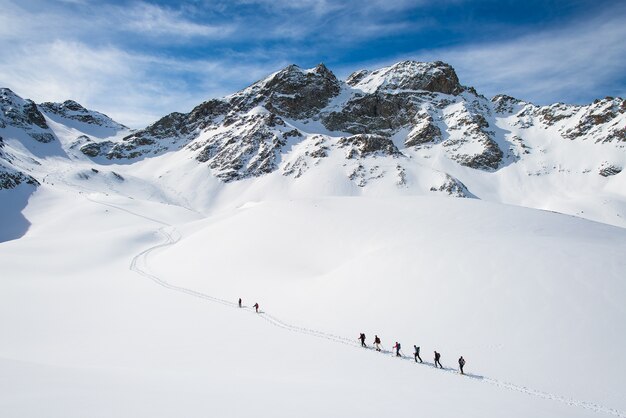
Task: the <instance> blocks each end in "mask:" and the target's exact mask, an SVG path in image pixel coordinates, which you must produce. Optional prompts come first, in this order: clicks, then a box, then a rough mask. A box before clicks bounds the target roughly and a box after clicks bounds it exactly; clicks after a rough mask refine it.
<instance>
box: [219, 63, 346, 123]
mask: <svg viewBox="0 0 626 418" xmlns="http://www.w3.org/2000/svg"><path fill="white" fill-rule="evenodd" d="M340 90H341V85H340V83H339V80H337V77H335V75H334V74H333V73H332V72H331V71H330V70H329V69H328V68H326V66H325V65H324V64H320V65H318V66H317V67H315V68H313V69H311V70H302V69H301V68H300V67H298V66H297V65H290V66H288V67H286V68H284V69H283V70H281V71H279V72H277V73H275V74H272V75H271V76H269V77H268V78H266V79H264V80H261V81H259V82H257V83H255V84H253V85H252V86H250V87H249V88H247V89H245V90H243V91H241V92H239V93H236V94H234V95H233V96H231V97H230V103H231V106H233V108H234V109H236V110H238V111H247V110H249V109H251V108H253V107H255V106H259V105H263V106H264V107H265V108H266V109H267V110H269V111H271V112H273V113H275V114H277V115H279V116H283V117H287V118H291V119H304V118H308V117H312V116H314V115H316V114H317V113H318V112H319V111H320V110H321V109H323V108H324V107H326V105H327V104H328V102H329V101H330V99H332V98H333V97H335V96H336V95H337V94H339V91H340Z"/></svg>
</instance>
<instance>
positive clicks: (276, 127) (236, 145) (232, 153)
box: [189, 113, 301, 182]
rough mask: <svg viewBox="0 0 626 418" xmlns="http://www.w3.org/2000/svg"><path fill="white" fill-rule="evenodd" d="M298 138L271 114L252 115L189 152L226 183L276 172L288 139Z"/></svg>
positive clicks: (196, 145) (235, 122)
mask: <svg viewBox="0 0 626 418" xmlns="http://www.w3.org/2000/svg"><path fill="white" fill-rule="evenodd" d="M298 135H301V134H300V133H299V132H298V131H296V130H293V129H287V125H286V124H285V122H284V121H283V120H282V119H281V118H280V117H278V116H276V115H275V114H272V113H267V114H256V115H250V116H246V117H243V118H241V119H239V120H237V121H234V122H233V123H231V124H230V125H229V126H228V129H227V130H224V131H222V132H219V133H216V134H215V135H212V136H211V137H210V138H209V139H208V140H206V141H201V142H199V143H195V144H193V145H191V146H190V147H189V149H191V150H193V151H197V154H196V160H198V161H199V162H201V163H207V164H208V166H209V168H211V171H212V172H213V173H214V175H215V176H216V177H218V178H219V179H221V180H223V181H225V182H230V181H234V180H242V179H244V178H248V177H258V176H261V175H263V174H267V173H270V172H272V171H274V170H276V169H277V168H278V161H279V159H280V151H281V148H282V147H283V146H285V144H286V141H287V139H288V138H289V137H292V136H298Z"/></svg>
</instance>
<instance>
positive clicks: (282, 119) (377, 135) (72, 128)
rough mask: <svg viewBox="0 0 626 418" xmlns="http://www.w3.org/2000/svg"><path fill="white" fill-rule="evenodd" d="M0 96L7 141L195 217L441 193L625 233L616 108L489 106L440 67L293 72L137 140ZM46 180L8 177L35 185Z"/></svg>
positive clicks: (621, 125)
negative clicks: (168, 195)
mask: <svg viewBox="0 0 626 418" xmlns="http://www.w3.org/2000/svg"><path fill="white" fill-rule="evenodd" d="M3 91H5V96H7V97H9V96H10V99H7V100H8V101H9V102H10V103H13V104H11V105H10V106H9V107H11V108H12V109H13V110H12V111H11V112H8V115H9V117H7V116H5V117H4V119H3V120H6V122H4V125H6V126H8V127H10V129H11V132H12V135H13V136H11V134H9V135H8V136H6V135H5V139H6V138H12V137H19V138H20V141H21V143H22V144H28V143H31V144H32V142H33V141H32V139H34V140H36V141H41V140H46V141H49V142H50V143H51V144H56V146H57V147H58V149H57V151H56V155H59V156H64V155H65V157H70V158H71V160H72V161H73V163H71V164H70V166H73V167H74V169H75V170H79V166H80V164H83V165H89V164H90V165H94V164H95V165H117V166H120V167H124V168H123V169H121V168H119V169H118V170H119V171H124V172H126V174H127V175H128V176H135V177H137V178H141V179H143V180H142V181H144V180H145V181H148V182H150V183H152V184H154V185H160V186H157V187H164V188H168V189H170V190H176V194H177V195H179V196H180V199H182V201H185V202H187V203H188V205H192V206H194V207H196V208H198V209H201V210H205V209H208V207H209V206H211V205H213V204H215V202H217V201H219V202H220V204H227V201H230V204H234V202H236V201H239V199H240V198H239V197H238V196H240V195H241V196H248V197H251V196H263V195H274V194H276V193H278V194H280V193H287V194H293V195H297V196H308V197H314V196H319V195H342V194H347V195H361V194H366V195H367V194H378V195H380V194H387V195H398V194H399V195H407V194H408V195H422V194H431V193H438V194H445V195H450V196H456V197H477V198H480V199H485V200H490V201H495V202H502V203H508V204H515V205H522V206H530V207H535V208H541V209H550V210H556V211H560V212H564V213H569V214H575V215H578V216H583V217H588V218H590V219H595V220H599V221H602V222H609V223H612V224H616V225H623V226H626V175H625V174H624V173H623V169H624V166H625V165H626V103H625V102H624V99H623V98H605V99H601V100H597V101H595V102H594V103H592V104H589V105H585V106H581V105H566V104H561V103H559V104H554V105H550V106H537V105H534V104H532V103H528V102H524V101H523V100H519V99H515V98H512V97H510V96H506V95H498V96H496V97H494V98H493V99H491V100H489V99H487V98H486V97H484V96H482V95H480V94H479V93H478V92H476V91H475V90H474V89H473V88H472V87H467V86H463V85H462V84H461V82H460V81H459V78H458V76H457V74H456V72H455V70H454V68H452V67H451V66H450V65H448V64H446V63H443V62H440V61H436V62H415V61H404V62H400V63H397V64H394V65H391V66H389V67H384V68H381V69H378V70H374V71H367V70H362V71H357V72H355V73H353V74H352V75H350V76H349V77H348V78H347V79H346V80H345V81H342V80H339V79H337V77H335V75H334V74H333V73H332V72H331V71H330V70H329V69H328V68H327V67H326V66H324V65H323V64H320V65H318V66H317V67H315V68H312V69H301V68H299V67H298V66H296V65H290V66H288V67H286V68H284V69H282V70H280V71H277V72H275V73H273V74H270V75H269V76H268V77H266V78H264V79H262V80H260V81H258V82H256V83H254V84H252V85H251V86H249V87H247V88H245V89H243V90H241V91H239V92H236V93H234V94H232V95H230V96H226V97H224V98H221V99H211V100H208V101H206V102H204V103H201V104H199V105H198V106H196V107H195V108H194V109H192V111H191V112H189V113H178V112H175V113H171V114H169V115H167V116H165V117H163V118H161V119H160V120H158V121H156V122H155V123H153V124H151V125H150V126H148V127H146V128H145V129H141V130H138V131H134V132H133V131H130V130H128V129H127V128H126V127H124V126H123V125H121V124H119V123H117V122H115V121H112V120H111V119H110V118H108V117H107V116H106V115H103V114H101V113H99V112H95V111H89V110H87V109H85V108H83V107H82V106H80V105H79V104H78V103H76V102H73V101H71V100H68V101H66V102H64V103H43V104H41V105H39V106H36V105H34V104H33V103H32V102H30V101H24V100H22V99H21V98H19V97H17V96H16V95H15V94H14V93H12V92H10V91H8V90H6V89H5V90H3ZM9 92H10V93H9ZM5 107H7V106H5ZM5 114H7V113H6V112H5ZM2 132H3V130H2V129H0V135H2ZM20 135H21V136H20ZM27 137H30V138H31V140H27ZM57 137H58V138H59V140H58V141H55V138H57ZM29 141H30V142H29ZM30 148H33V149H37V150H39V149H41V148H42V147H41V146H39V145H38V146H31V147H30ZM49 148H50V147H49ZM31 151H32V150H31ZM46 152H48V153H49V152H50V151H46ZM24 155H26V154H24ZM43 155H45V152H44V151H40V152H39V155H38V156H36V157H37V158H38V161H39V160H40V158H39V157H41V156H43ZM78 161H80V164H79V163H78ZM68 163H69V161H68ZM45 166H46V164H43V167H36V168H32V167H31V166H30V165H29V164H28V163H27V162H25V163H23V164H15V165H14V168H15V169H17V170H21V171H24V170H27V169H31V168H32V169H33V170H34V171H36V172H39V173H42V174H41V175H40V176H39V177H37V176H35V178H39V179H41V177H42V176H45V174H46V167H45ZM80 167H82V166H80ZM146 167H149V168H146ZM256 180H258V181H256ZM181 182H184V183H185V185H186V186H185V187H184V188H182V189H181V187H180V184H181ZM216 182H217V183H216ZM236 183H241V184H239V185H237V186H234V184H236ZM230 185H233V186H232V187H231V186H230ZM208 195H210V196H208Z"/></svg>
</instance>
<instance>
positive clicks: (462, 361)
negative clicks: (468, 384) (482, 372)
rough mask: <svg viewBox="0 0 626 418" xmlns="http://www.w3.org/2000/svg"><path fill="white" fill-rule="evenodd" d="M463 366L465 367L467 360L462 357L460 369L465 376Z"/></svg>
mask: <svg viewBox="0 0 626 418" xmlns="http://www.w3.org/2000/svg"><path fill="white" fill-rule="evenodd" d="M463 366H465V359H464V358H463V356H461V358H459V369H461V374H465V373H463Z"/></svg>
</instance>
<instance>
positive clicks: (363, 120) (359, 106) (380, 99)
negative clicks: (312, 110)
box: [322, 93, 417, 135]
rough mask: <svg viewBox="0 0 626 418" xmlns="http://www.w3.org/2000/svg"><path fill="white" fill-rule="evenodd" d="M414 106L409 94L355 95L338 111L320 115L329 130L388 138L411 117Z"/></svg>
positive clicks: (415, 109) (413, 112) (412, 116)
mask: <svg viewBox="0 0 626 418" xmlns="http://www.w3.org/2000/svg"><path fill="white" fill-rule="evenodd" d="M416 113H417V106H416V104H415V102H414V101H413V100H412V98H411V97H410V95H409V94H399V95H398V94H385V93H374V94H365V95H355V96H354V97H353V98H352V99H350V100H349V101H348V102H347V103H346V104H345V106H343V108H342V109H341V110H340V111H333V112H329V113H328V114H325V115H322V123H323V124H324V126H326V128H328V129H329V130H331V131H340V132H349V133H352V134H368V133H374V134H381V135H392V134H393V133H394V132H395V131H397V130H398V129H400V128H401V127H403V126H406V125H407V124H409V123H410V121H411V120H412V119H413V118H414V117H415V114H416Z"/></svg>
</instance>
